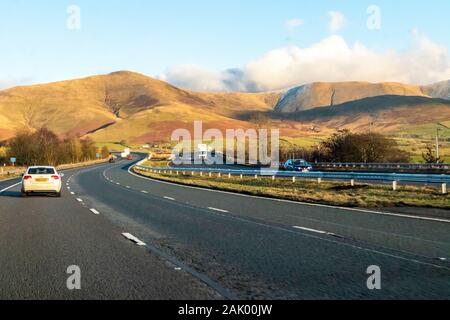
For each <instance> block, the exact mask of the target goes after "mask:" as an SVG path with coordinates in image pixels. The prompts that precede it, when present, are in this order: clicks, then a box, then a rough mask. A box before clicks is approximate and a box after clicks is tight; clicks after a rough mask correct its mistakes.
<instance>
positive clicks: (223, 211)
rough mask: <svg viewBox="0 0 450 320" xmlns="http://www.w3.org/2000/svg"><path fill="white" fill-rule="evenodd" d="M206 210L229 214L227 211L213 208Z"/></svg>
mask: <svg viewBox="0 0 450 320" xmlns="http://www.w3.org/2000/svg"><path fill="white" fill-rule="evenodd" d="M208 209H209V210H213V211H218V212H222V213H229V211H227V210H223V209H218V208H214V207H208Z"/></svg>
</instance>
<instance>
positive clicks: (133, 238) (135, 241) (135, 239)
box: [122, 233, 147, 246]
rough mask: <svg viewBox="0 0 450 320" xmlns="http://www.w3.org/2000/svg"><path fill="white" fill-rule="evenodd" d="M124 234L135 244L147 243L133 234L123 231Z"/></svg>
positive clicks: (142, 244)
mask: <svg viewBox="0 0 450 320" xmlns="http://www.w3.org/2000/svg"><path fill="white" fill-rule="evenodd" d="M122 236H124V237H125V238H127V239H128V240H130V241H132V242H134V243H135V244H137V245H138V246H146V245H147V244H146V243H145V242H142V241H141V240H139V239H138V238H136V237H135V236H133V235H132V234H130V233H122Z"/></svg>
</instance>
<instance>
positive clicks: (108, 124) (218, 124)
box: [0, 71, 450, 143]
mask: <svg viewBox="0 0 450 320" xmlns="http://www.w3.org/2000/svg"><path fill="white" fill-rule="evenodd" d="M254 113H265V114H267V116H268V117H269V118H271V119H272V125H273V126H274V127H278V128H280V129H281V131H282V134H283V135H286V136H294V137H295V136H303V135H305V134H316V133H317V131H320V132H322V133H324V132H332V131H334V130H336V129H342V128H349V129H353V130H367V127H368V126H369V125H370V126H372V127H373V128H375V129H378V130H381V131H384V132H395V131H402V130H403V129H404V128H406V127H408V129H411V128H413V127H414V126H420V127H423V126H427V125H429V126H431V125H434V124H435V123H436V122H444V123H448V122H449V121H450V81H445V82H440V83H436V84H433V85H429V86H424V87H419V86H414V85H407V84H401V83H378V84H373V83H366V82H341V83H312V84H307V85H304V86H300V87H297V88H292V89H290V90H286V91H285V92H270V93H205V92H204V93H200V92H192V91H189V90H183V89H179V88H176V87H174V86H172V85H169V84H167V83H165V82H163V81H159V80H156V79H152V78H149V77H146V76H144V75H141V74H138V73H132V72H127V71H122V72H115V73H112V74H108V75H101V76H93V77H89V78H85V79H77V80H71V81H63V82H56V83H49V84H42V85H34V86H25V87H16V88H12V89H8V90H4V91H0V140H5V139H8V138H11V137H12V136H14V134H15V133H16V132H17V131H20V130H23V129H24V128H27V129H37V128H40V127H43V126H46V127H48V128H50V129H51V130H53V131H55V132H56V133H58V134H59V135H61V136H74V135H78V136H91V137H92V138H94V139H96V140H98V141H121V140H127V141H129V142H132V143H144V142H151V141H157V140H169V139H170V135H171V133H172V131H173V130H174V129H177V128H187V129H191V128H192V123H193V121H194V120H203V122H204V124H205V129H208V128H218V129H222V130H225V129H227V128H250V127H254V125H253V124H252V123H250V122H249V119H250V118H251V116H252V114H254ZM448 124H449V125H450V123H448Z"/></svg>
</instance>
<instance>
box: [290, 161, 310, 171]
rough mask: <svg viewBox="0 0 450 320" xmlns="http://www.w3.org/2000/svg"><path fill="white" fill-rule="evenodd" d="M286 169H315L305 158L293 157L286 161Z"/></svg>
mask: <svg viewBox="0 0 450 320" xmlns="http://www.w3.org/2000/svg"><path fill="white" fill-rule="evenodd" d="M284 169H285V170H287V171H300V172H310V171H312V170H313V166H312V164H310V163H309V162H308V161H306V160H303V159H292V160H288V161H286V163H285V164H284Z"/></svg>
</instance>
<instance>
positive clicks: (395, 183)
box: [392, 181, 398, 191]
mask: <svg viewBox="0 0 450 320" xmlns="http://www.w3.org/2000/svg"><path fill="white" fill-rule="evenodd" d="M397 189H398V181H392V190H393V191H397Z"/></svg>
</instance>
